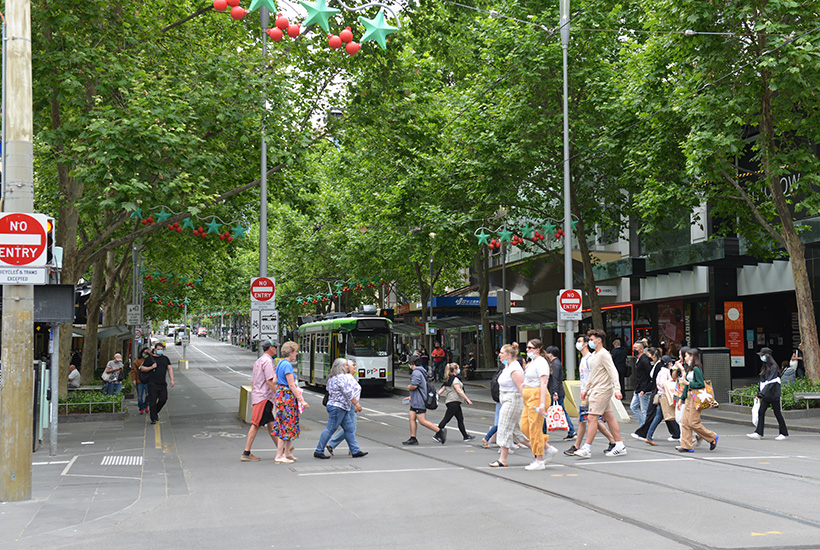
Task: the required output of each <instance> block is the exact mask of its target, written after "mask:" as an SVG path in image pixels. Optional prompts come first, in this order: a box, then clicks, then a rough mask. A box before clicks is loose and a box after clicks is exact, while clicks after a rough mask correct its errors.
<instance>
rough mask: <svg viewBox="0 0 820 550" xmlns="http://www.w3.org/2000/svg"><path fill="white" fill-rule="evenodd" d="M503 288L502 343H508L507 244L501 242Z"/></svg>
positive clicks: (496, 304) (496, 301)
mask: <svg viewBox="0 0 820 550" xmlns="http://www.w3.org/2000/svg"><path fill="white" fill-rule="evenodd" d="M501 290H502V297H503V298H502V299H503V300H504V303H502V304H501V326H502V327H503V330H504V332H502V334H503V338H502V339H501V345H502V346H503V345H504V344H506V343H507V245H506V244H505V243H504V242H503V241H502V243H501ZM498 305H499V304H498V293H497V292H496V299H495V306H496V308H498Z"/></svg>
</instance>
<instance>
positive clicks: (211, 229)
mask: <svg viewBox="0 0 820 550" xmlns="http://www.w3.org/2000/svg"><path fill="white" fill-rule="evenodd" d="M205 225H207V226H208V235H210V234H211V233H216V234H217V235H219V226H220V223H219V222H218V221H216V220H211V221H209V222H208V223H206V224H205Z"/></svg>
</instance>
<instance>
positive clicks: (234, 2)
mask: <svg viewBox="0 0 820 550" xmlns="http://www.w3.org/2000/svg"><path fill="white" fill-rule="evenodd" d="M227 2H228V5H229V6H230V7H232V8H235V7H236V6H238V5H239V0H227Z"/></svg>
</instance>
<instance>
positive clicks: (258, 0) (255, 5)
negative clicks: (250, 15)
mask: <svg viewBox="0 0 820 550" xmlns="http://www.w3.org/2000/svg"><path fill="white" fill-rule="evenodd" d="M261 7H265V8H268V11H270V12H271V13H274V14H275V13H276V4H274V3H273V0H253V2H251V7H250V8H248V11H256V10H258V9H259V8H261Z"/></svg>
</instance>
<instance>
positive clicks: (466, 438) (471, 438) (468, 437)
mask: <svg viewBox="0 0 820 550" xmlns="http://www.w3.org/2000/svg"><path fill="white" fill-rule="evenodd" d="M473 439H475V436H474V435H468V436H467V437H465V438H464V441H472V440H473Z"/></svg>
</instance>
